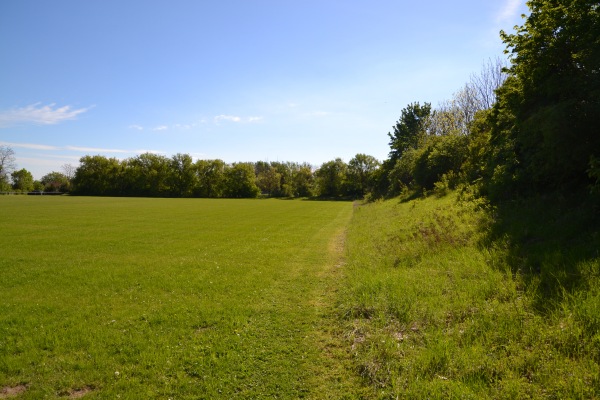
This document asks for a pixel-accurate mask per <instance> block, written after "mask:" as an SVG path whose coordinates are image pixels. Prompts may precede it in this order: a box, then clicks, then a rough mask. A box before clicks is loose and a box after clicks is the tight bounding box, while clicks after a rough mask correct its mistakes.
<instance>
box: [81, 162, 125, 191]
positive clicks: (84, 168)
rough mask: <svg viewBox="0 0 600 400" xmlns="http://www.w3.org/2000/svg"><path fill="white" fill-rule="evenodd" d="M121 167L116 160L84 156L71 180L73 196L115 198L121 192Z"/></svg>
mask: <svg viewBox="0 0 600 400" xmlns="http://www.w3.org/2000/svg"><path fill="white" fill-rule="evenodd" d="M122 170H123V166H122V165H121V162H120V161H119V160H117V159H116V158H106V157H104V156H100V155H96V156H84V157H81V158H80V159H79V167H78V168H77V171H76V172H75V177H74V178H73V185H74V191H75V194H80V195H88V196H90V195H91V196H115V195H120V194H122V192H121V175H122V174H121V173H122Z"/></svg>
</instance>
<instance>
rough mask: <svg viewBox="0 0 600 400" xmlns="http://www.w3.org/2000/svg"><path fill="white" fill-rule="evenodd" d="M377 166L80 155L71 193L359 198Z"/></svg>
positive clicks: (362, 158)
mask: <svg viewBox="0 0 600 400" xmlns="http://www.w3.org/2000/svg"><path fill="white" fill-rule="evenodd" d="M378 165H379V162H378V161H377V160H376V159H375V158H374V157H372V156H367V155H364V154H357V155H356V156H355V157H354V158H353V159H352V160H350V162H349V163H348V164H346V163H344V162H343V161H342V160H341V159H336V160H334V161H331V162H327V163H324V164H323V165H322V166H321V167H320V168H318V169H316V170H315V169H314V168H313V167H312V166H311V165H309V164H307V163H302V164H301V163H295V162H266V161H259V162H236V163H232V164H228V163H225V162H224V161H223V160H219V159H216V160H197V161H194V160H193V159H192V157H191V156H190V155H188V154H175V155H174V156H172V157H166V156H163V155H159V154H152V153H145V154H141V155H139V156H136V157H133V158H128V159H125V160H118V159H116V158H106V157H104V156H99V155H97V156H85V157H82V158H81V160H80V166H79V167H78V168H77V170H76V172H75V176H74V179H73V194H80V195H96V196H148V197H210V198H221V197H228V198H242V197H243V198H252V197H257V196H259V195H263V196H268V197H311V196H327V197H339V196H352V197H362V196H364V194H365V193H367V192H368V191H369V190H370V189H371V186H372V183H371V175H372V171H373V170H374V169H375V168H377V166H378Z"/></svg>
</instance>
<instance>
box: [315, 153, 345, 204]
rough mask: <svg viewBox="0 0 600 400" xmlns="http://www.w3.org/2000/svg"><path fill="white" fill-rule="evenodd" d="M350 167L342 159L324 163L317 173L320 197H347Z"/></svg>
mask: <svg viewBox="0 0 600 400" xmlns="http://www.w3.org/2000/svg"><path fill="white" fill-rule="evenodd" d="M347 171H348V166H347V165H346V163H345V162H344V161H342V159H341V158H336V159H335V160H333V161H328V162H326V163H323V164H322V165H321V167H320V168H319V169H318V170H317V171H316V172H315V176H316V180H317V188H318V189H317V191H318V194H319V196H323V197H337V196H344V195H346V174H347Z"/></svg>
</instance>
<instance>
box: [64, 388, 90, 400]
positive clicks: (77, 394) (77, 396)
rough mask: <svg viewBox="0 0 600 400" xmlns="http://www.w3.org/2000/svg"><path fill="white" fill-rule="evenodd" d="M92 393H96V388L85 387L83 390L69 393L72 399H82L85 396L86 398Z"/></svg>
mask: <svg viewBox="0 0 600 400" xmlns="http://www.w3.org/2000/svg"><path fill="white" fill-rule="evenodd" d="M92 391H94V388H93V387H91V386H85V387H82V388H81V389H74V390H72V391H71V392H70V393H69V398H70V399H80V398H82V397H83V396H85V395H86V394H88V393H91V392H92Z"/></svg>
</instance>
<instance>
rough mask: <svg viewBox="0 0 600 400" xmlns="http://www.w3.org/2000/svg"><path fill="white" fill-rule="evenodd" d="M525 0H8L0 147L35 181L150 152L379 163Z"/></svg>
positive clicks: (0, 45) (488, 51)
mask: <svg viewBox="0 0 600 400" xmlns="http://www.w3.org/2000/svg"><path fill="white" fill-rule="evenodd" d="M526 12H527V7H526V6H525V0H457V1H441V0H440V1H426V0H424V1H414V0H413V1H404V0H371V1H368V2H367V1H364V0H363V1H358V0H345V1H341V0H303V1H300V0H294V1H292V0H289V1H288V0H277V1H275V0H244V1H242V0H218V1H217V0H213V1H209V0H195V1H191V0H170V1H166V0H164V1H156V0H143V1H142V0H127V1H125V0H118V1H117V0H101V1H100V0H86V1H80V0H57V1H43V0H39V1H31V0H19V1H17V0H7V1H2V2H0V54H1V55H2V62H0V93H1V95H0V144H4V145H9V146H10V147H12V148H13V150H14V151H15V153H16V162H17V167H18V168H19V169H20V168H26V169H27V170H29V171H31V172H32V173H33V175H34V177H35V178H36V179H39V178H41V177H42V176H43V175H44V174H46V173H48V172H51V171H60V170H61V166H62V165H63V164H72V165H74V166H76V165H77V164H78V160H79V158H80V157H81V156H83V155H87V154H89V155H95V154H101V155H105V156H108V157H117V158H128V157H134V156H136V155H137V154H140V153H142V152H146V151H150V152H157V153H160V154H164V155H165V156H168V157H170V156H172V155H174V154H176V153H187V154H190V155H192V156H193V157H194V158H195V159H214V158H220V159H222V160H224V161H226V162H236V161H294V162H309V163H311V164H313V165H315V166H319V165H320V164H321V163H323V162H325V161H329V160H332V159H335V158H336V157H341V158H342V159H344V160H345V161H346V162H347V161H349V160H350V159H351V158H352V157H353V156H354V155H355V154H357V153H366V154H369V155H372V156H375V157H376V158H378V159H380V160H383V159H385V158H386V157H387V154H388V151H389V146H388V136H387V133H388V132H389V131H391V130H392V126H393V125H394V124H395V122H396V121H397V120H398V118H399V116H400V112H401V110H402V108H404V107H405V106H406V105H407V104H409V103H411V102H413V101H420V102H425V101H428V102H431V103H432V105H433V106H435V105H436V104H437V103H439V102H441V101H443V100H446V99H449V98H450V97H451V96H452V94H453V93H454V92H456V91H457V90H459V89H460V88H461V87H462V86H463V85H464V84H465V83H466V82H467V81H468V80H469V76H470V75H471V74H474V73H475V74H476V73H478V72H479V71H480V70H481V67H482V64H483V63H484V62H485V61H487V60H488V59H489V58H495V57H497V56H500V57H504V55H503V54H502V52H503V50H504V45H503V44H502V42H501V40H500V38H499V34H498V32H499V31H500V29H505V30H508V31H511V30H512V27H513V26H514V25H516V24H521V23H522V18H521V14H523V13H526Z"/></svg>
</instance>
